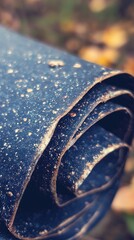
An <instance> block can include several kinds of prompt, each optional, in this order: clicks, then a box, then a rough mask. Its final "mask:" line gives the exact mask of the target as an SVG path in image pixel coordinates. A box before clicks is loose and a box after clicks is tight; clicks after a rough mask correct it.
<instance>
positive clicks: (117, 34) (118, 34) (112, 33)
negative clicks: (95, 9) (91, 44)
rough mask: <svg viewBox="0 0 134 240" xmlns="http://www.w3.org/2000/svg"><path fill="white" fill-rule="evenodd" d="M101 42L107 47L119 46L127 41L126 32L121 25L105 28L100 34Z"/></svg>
mask: <svg viewBox="0 0 134 240" xmlns="http://www.w3.org/2000/svg"><path fill="white" fill-rule="evenodd" d="M101 40H102V42H103V43H104V44H106V45H107V46H109V47H112V48H119V47H122V46H123V45H125V44H126V43H127V41H128V35H127V32H126V31H125V30H124V29H123V27H122V26H120V25H119V24H118V25H114V26H112V27H109V28H106V29H105V30H104V31H103V34H102V39H101Z"/></svg>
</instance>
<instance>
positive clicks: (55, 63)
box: [48, 60, 65, 68]
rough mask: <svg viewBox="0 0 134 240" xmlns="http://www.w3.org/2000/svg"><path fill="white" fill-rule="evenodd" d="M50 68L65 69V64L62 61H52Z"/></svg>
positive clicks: (49, 63)
mask: <svg viewBox="0 0 134 240" xmlns="http://www.w3.org/2000/svg"><path fill="white" fill-rule="evenodd" d="M48 65H49V67H53V68H54V67H63V66H64V65H65V63H64V62H63V61H62V60H51V61H49V62H48Z"/></svg>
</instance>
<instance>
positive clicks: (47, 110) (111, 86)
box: [0, 27, 134, 240]
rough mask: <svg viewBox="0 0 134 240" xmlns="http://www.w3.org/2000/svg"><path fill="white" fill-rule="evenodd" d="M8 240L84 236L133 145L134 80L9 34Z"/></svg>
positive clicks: (0, 192)
mask: <svg viewBox="0 0 134 240" xmlns="http://www.w3.org/2000/svg"><path fill="white" fill-rule="evenodd" d="M0 47H1V49H0V112H1V114H0V239H1V240H5V239H7V240H13V239H49V240H50V239H51V240H59V239H61V240H67V239H69V240H74V239H82V237H83V235H85V234H86V233H87V232H89V231H90V230H91V229H92V228H93V227H94V226H95V225H96V224H97V222H98V221H99V220H100V219H101V218H102V217H103V216H104V214H105V213H106V211H107V210H108V209H109V207H110V204H111V202H112V200H113V197H114V195H115V193H116V191H117V189H118V186H119V181H120V178H121V175H122V173H123V169H124V164H125V161H126V158H127V155H128V151H129V147H130V145H131V142H132V138H133V126H134V123H133V113H134V94H133V92H134V78H133V77H132V76H131V75H129V74H127V73H122V72H120V71H113V70H111V69H107V68H104V67H101V66H98V65H96V64H93V63H89V62H86V61H84V60H81V59H80V58H78V57H75V56H72V55H70V54H68V53H66V52H63V51H61V50H58V49H55V48H53V47H51V46H48V45H44V44H42V43H39V42H36V41H33V40H31V39H29V38H26V37H23V36H20V35H19V34H16V33H13V32H12V31H10V30H7V29H5V28H3V27H1V28H0Z"/></svg>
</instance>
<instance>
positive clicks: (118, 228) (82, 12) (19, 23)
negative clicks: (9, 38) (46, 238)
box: [0, 0, 134, 240]
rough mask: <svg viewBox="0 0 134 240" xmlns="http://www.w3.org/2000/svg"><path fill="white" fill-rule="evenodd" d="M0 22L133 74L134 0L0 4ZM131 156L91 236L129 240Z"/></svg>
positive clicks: (133, 194)
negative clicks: (109, 204)
mask: <svg viewBox="0 0 134 240" xmlns="http://www.w3.org/2000/svg"><path fill="white" fill-rule="evenodd" d="M0 23H1V24H2V25H4V26H7V27H9V28H12V29H14V30H15V31H17V32H20V33H22V34H23V35H28V36H31V37H32V38H35V39H38V40H40V41H42V42H46V43H49V44H51V45H54V46H56V47H58V48H61V49H64V50H67V51H68V52H71V53H73V54H75V55H77V56H80V57H81V58H83V59H85V60H87V61H91V62H95V63H98V64H101V65H104V66H107V67H113V68H119V69H121V70H123V71H127V72H128V73H131V74H134V1H133V0H0ZM133 149H134V147H133ZM133 152H134V151H133V150H132V151H131V154H130V156H129V158H128V161H127V164H126V168H125V171H126V173H125V174H124V177H123V179H122V183H121V188H120V190H119V192H118V193H117V196H116V198H115V200H114V202H113V205H112V208H111V210H110V211H109V213H108V214H107V215H106V217H105V218H104V220H103V221H102V222H101V223H100V224H98V226H97V227H96V228H95V229H94V230H93V232H92V236H95V237H97V238H99V239H101V240H132V239H134V153H133ZM86 239H89V237H88V236H87V237H86Z"/></svg>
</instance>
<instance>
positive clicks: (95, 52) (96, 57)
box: [79, 46, 119, 67]
mask: <svg viewBox="0 0 134 240" xmlns="http://www.w3.org/2000/svg"><path fill="white" fill-rule="evenodd" d="M79 56H80V57H81V58H83V59H84V60H87V61H91V62H94V63H98V64H100V65H104V66H107V67H110V66H111V65H112V64H113V63H116V61H117V60H118V58H119V52H118V51H117V50H115V49H111V48H104V49H101V48H99V47H96V46H91V47H83V48H81V49H80V51H79Z"/></svg>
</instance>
